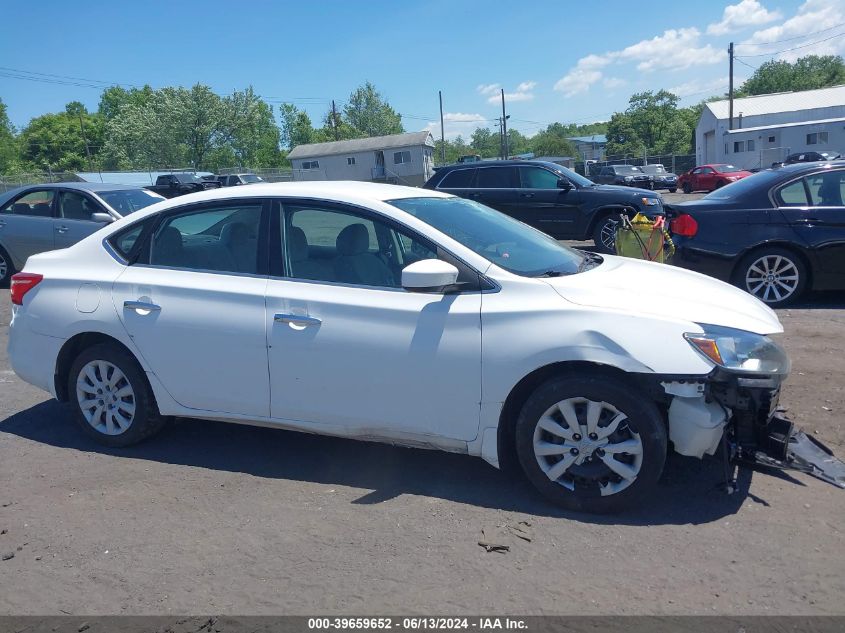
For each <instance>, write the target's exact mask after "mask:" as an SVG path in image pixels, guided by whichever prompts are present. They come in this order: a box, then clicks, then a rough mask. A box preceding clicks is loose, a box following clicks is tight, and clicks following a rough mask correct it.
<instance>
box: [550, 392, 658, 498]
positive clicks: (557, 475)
mask: <svg viewBox="0 0 845 633" xmlns="http://www.w3.org/2000/svg"><path fill="white" fill-rule="evenodd" d="M534 456H535V457H536V458H537V464H539V466H540V468H541V469H542V471H543V472H544V473H546V476H547V477H548V478H549V479H551V480H552V481H554V482H555V483H558V484H560V485H561V486H563V487H564V488H567V489H569V490H572V491H581V490H583V491H587V490H589V489H590V488H593V489H598V491H599V492H600V494H601V495H602V496H605V495H612V494H615V493H617V492H621V491H622V490H624V489H625V488H627V487H628V486H630V485H631V484H632V483H633V482H634V480H635V479H636V478H637V475H638V474H639V472H640V467H641V466H642V461H643V444H642V441H641V440H640V436H639V434H638V433H636V432H635V431H634V430H633V429H631V427H630V426H629V425H628V416H627V415H625V414H624V413H622V412H621V411H619V410H617V409H616V407H614V406H613V405H611V404H608V403H607V402H594V401H593V400H588V399H587V398H567V399H566V400H562V401H561V402H558V403H557V404H555V405H554V406H552V407H550V408H549V409H548V410H547V411H546V412H545V413H544V414H543V415H542V416H540V420H539V421H538V422H537V426H536V427H535V429H534Z"/></svg>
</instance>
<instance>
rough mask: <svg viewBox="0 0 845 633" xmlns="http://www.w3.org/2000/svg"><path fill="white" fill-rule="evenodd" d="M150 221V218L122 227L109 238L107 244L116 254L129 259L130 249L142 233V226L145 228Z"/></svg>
mask: <svg viewBox="0 0 845 633" xmlns="http://www.w3.org/2000/svg"><path fill="white" fill-rule="evenodd" d="M150 222H151V220H147V221H145V222H138V223H136V224H133V225H132V226H130V227H128V228H125V229H123V230H122V231H120V232H119V233H116V234H114V235H112V236H111V237H110V238H109V244H110V245H111V247H112V248H113V249H114V250H115V251H116V252H117V254H118V255H120V256H121V257H122V258H123V259H125V260H127V261H129V258H130V256H131V255H132V249H133V248H135V245H136V244H137V243H138V240H139V239H140V238H141V235H143V233H144V228H146V226H147V225H148V224H149V223H150Z"/></svg>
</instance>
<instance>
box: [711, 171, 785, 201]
mask: <svg viewBox="0 0 845 633" xmlns="http://www.w3.org/2000/svg"><path fill="white" fill-rule="evenodd" d="M782 177H783V172H782V171H775V170H773V169H764V170H763V171H758V172H757V173H756V174H751V175H750V176H748V177H746V178H743V179H742V180H737V181H736V182H732V183H730V184H727V185H725V186H724V187H720V188H719V189H715V190H714V191H711V192H710V193H708V194H707V195H706V196H704V197H703V198H702V200H729V199H737V198H740V197H741V196H744V195H745V194H747V193H751V192H754V191H759V190H760V189H768V188H769V187H771V186H772V185H773V184H774V183H775V182H776V181H778V180H780V179H781V178H782Z"/></svg>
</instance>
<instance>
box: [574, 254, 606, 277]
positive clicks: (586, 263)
mask: <svg viewBox="0 0 845 633" xmlns="http://www.w3.org/2000/svg"><path fill="white" fill-rule="evenodd" d="M583 254H584V260H583V261H582V262H581V265H580V266H578V272H579V273H582V272H584V271H585V270H589V269H590V268H593V267H595V266H598V265H599V264H601V263H602V262H603V261H604V258H603V257H602V256H601V255H598V254H596V253H591V252H590V251H583Z"/></svg>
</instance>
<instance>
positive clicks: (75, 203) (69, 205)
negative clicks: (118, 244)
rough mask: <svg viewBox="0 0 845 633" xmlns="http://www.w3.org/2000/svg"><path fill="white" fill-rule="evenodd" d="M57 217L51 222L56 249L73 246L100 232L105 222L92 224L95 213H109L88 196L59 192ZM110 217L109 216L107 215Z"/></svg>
mask: <svg viewBox="0 0 845 633" xmlns="http://www.w3.org/2000/svg"><path fill="white" fill-rule="evenodd" d="M57 210H58V213H57V214H56V215H57V217H56V218H55V219H54V220H53V229H54V231H55V237H54V241H55V246H56V248H67V247H68V246H73V245H74V244H76V243H77V242H78V241H80V240H81V239H83V238H86V237H88V236H89V235H91V233H94V232H95V231H98V230H100V229H101V228H103V227H104V226H105V225H106V222H94V221H93V220H92V219H91V216H92V215H93V214H95V213H106V214H109V212H108V211H107V210H106V209H105V208H104V207H103V206H102V205H101V204H100V203H99V202H96V201H95V200H94V199H93V198H91V197H90V196H88V195H86V194H84V193H81V192H79V191H69V190H63V191H60V192H59V199H58V204H57ZM109 215H110V214H109Z"/></svg>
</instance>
